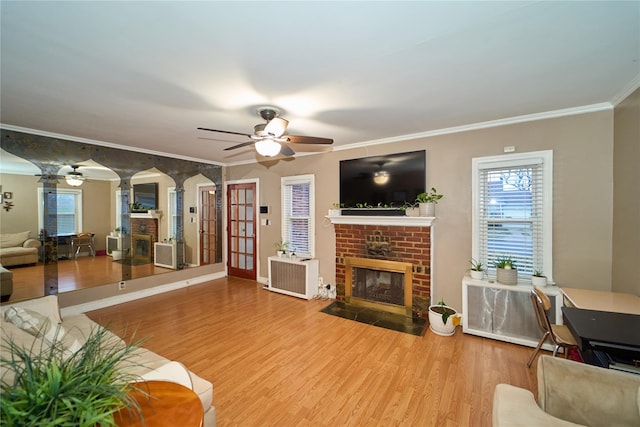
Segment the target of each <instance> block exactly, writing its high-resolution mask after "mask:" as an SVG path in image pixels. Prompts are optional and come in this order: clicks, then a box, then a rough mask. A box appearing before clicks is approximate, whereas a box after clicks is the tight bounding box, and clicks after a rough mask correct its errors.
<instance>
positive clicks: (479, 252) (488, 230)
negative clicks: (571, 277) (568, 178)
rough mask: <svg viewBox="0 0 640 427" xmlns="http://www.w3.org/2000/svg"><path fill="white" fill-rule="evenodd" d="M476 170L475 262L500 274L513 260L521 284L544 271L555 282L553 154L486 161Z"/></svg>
mask: <svg viewBox="0 0 640 427" xmlns="http://www.w3.org/2000/svg"><path fill="white" fill-rule="evenodd" d="M472 166H473V238H472V240H473V258H474V259H476V260H478V261H480V262H482V263H483V264H485V265H486V266H488V270H489V274H495V268H494V267H493V264H494V262H495V261H496V258H498V257H500V256H510V257H511V258H512V259H514V260H515V262H516V268H517V269H518V276H519V280H529V279H530V277H531V275H532V274H533V272H534V271H542V272H543V273H544V274H545V275H546V276H547V278H548V279H549V280H550V281H552V280H553V279H552V274H553V272H552V260H553V257H552V252H551V251H552V230H551V227H552V215H551V213H552V200H553V198H552V188H553V186H552V183H553V153H552V151H550V150H548V151H537V152H531V153H522V154H510V155H503V156H494V157H480V158H475V159H473V161H472Z"/></svg>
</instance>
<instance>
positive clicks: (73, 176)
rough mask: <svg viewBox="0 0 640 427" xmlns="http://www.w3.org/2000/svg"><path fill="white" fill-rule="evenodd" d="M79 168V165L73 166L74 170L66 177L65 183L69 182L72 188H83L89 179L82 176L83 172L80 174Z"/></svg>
mask: <svg viewBox="0 0 640 427" xmlns="http://www.w3.org/2000/svg"><path fill="white" fill-rule="evenodd" d="M79 167H80V166H78V165H71V169H73V170H72V171H71V172H69V173H67V174H66V175H65V177H64V179H65V181H67V184H69V185H70V186H72V187H79V186H81V185H82V183H83V182H84V180H85V179H87V178H85V177H84V176H83V175H82V172H78V168H79Z"/></svg>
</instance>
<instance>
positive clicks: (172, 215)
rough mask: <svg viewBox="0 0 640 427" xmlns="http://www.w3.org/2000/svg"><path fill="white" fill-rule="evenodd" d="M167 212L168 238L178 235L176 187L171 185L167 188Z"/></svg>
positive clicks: (174, 237)
mask: <svg viewBox="0 0 640 427" xmlns="http://www.w3.org/2000/svg"><path fill="white" fill-rule="evenodd" d="M167 191H168V193H169V194H168V198H167V200H168V201H169V214H168V217H167V236H168V238H169V239H174V240H175V239H176V238H177V237H178V199H177V197H178V196H177V193H176V188H175V187H171V188H169V189H168V190H167Z"/></svg>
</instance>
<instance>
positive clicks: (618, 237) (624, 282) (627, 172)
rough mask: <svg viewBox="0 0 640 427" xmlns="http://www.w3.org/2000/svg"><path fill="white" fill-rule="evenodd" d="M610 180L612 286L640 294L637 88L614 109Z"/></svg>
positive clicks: (639, 102) (639, 117) (639, 108)
mask: <svg viewBox="0 0 640 427" xmlns="http://www.w3.org/2000/svg"><path fill="white" fill-rule="evenodd" d="M613 182H614V191H613V251H612V259H613V262H612V264H613V269H612V283H613V285H612V288H613V290H614V291H616V292H628V293H634V294H636V295H640V269H638V262H639V261H640V189H639V188H638V186H639V185H640V89H637V90H636V91H635V92H634V93H633V94H632V95H631V96H629V97H628V98H627V99H625V100H624V101H623V102H622V103H620V104H619V105H618V106H617V107H616V109H615V110H614V146H613Z"/></svg>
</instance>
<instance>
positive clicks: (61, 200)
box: [38, 188, 82, 235]
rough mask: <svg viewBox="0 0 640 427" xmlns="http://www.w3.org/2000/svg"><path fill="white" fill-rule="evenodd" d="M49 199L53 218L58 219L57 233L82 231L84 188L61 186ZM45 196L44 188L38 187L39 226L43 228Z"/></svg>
mask: <svg viewBox="0 0 640 427" xmlns="http://www.w3.org/2000/svg"><path fill="white" fill-rule="evenodd" d="M52 196H53V197H51V198H50V199H49V200H48V203H49V207H50V208H49V209H50V211H49V212H50V216H51V218H50V219H51V220H53V219H54V217H56V218H55V219H56V220H57V224H58V227H57V232H56V234H57V235H64V234H76V233H80V232H82V190H71V189H66V188H59V189H57V190H56V192H55V195H52ZM44 203H45V197H44V193H43V188H38V228H39V229H43V228H45V227H44V224H43V216H44V213H43V209H44ZM56 210H57V211H56Z"/></svg>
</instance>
